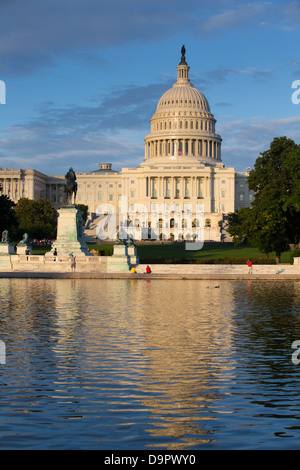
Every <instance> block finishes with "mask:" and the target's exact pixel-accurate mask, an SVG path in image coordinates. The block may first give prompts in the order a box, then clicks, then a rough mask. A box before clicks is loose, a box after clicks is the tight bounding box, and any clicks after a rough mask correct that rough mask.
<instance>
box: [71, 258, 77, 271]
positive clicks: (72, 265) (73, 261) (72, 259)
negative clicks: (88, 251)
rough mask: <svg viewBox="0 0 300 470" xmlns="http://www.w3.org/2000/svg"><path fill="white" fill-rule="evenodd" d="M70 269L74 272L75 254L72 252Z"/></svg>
mask: <svg viewBox="0 0 300 470" xmlns="http://www.w3.org/2000/svg"><path fill="white" fill-rule="evenodd" d="M71 270H72V273H75V270H76V259H75V256H74V255H73V253H72V254H71Z"/></svg>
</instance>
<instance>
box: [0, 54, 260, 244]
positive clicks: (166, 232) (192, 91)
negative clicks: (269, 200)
mask: <svg viewBox="0 0 300 470" xmlns="http://www.w3.org/2000/svg"><path fill="white" fill-rule="evenodd" d="M150 123H151V130H150V134H148V135H146V136H145V139H144V140H145V156H144V161H143V162H142V163H141V164H140V165H139V166H138V167H135V168H122V169H121V171H114V170H113V169H112V165H111V164H110V163H100V164H99V168H98V170H96V171H93V172H90V173H77V172H76V168H74V169H75V172H76V175H77V183H78V193H77V203H81V204H86V205H87V206H88V207H89V224H90V226H91V225H92V221H93V219H97V221H98V225H97V224H96V225H97V229H96V233H97V234H98V236H99V237H100V238H106V237H107V238H115V236H116V234H117V233H118V231H120V229H121V228H122V227H123V228H124V227H125V229H126V231H127V232H129V233H131V234H132V235H133V236H134V238H136V239H141V238H148V237H149V238H157V237H158V236H160V237H161V238H163V239H165V238H171V239H172V238H175V239H177V238H182V237H183V238H187V239H190V238H193V239H195V240H197V239H199V236H200V232H199V230H200V229H199V227H201V228H202V229H203V233H204V239H205V240H215V241H221V240H222V239H224V237H226V235H225V232H224V227H225V225H226V224H225V220H226V214H228V213H229V212H233V211H235V210H237V209H240V208H241V207H246V206H249V205H250V202H251V198H252V194H251V193H249V191H248V185H247V177H248V173H246V172H245V173H239V172H236V171H235V169H234V168H227V167H225V165H224V163H223V162H222V159H221V142H222V139H221V136H220V135H218V134H217V133H216V129H215V127H216V120H215V118H214V116H213V114H212V113H211V110H210V106H209V104H208V101H207V99H206V98H205V96H204V95H203V94H202V93H201V92H200V91H199V90H197V89H196V88H195V87H194V86H193V85H192V84H191V82H190V80H189V66H188V65H187V63H186V58H185V49H184V47H183V48H182V56H181V61H180V63H179V65H178V66H177V81H176V82H175V83H174V85H173V87H172V88H171V89H169V90H168V91H166V92H165V93H164V94H163V95H162V97H161V98H160V99H159V101H158V105H157V108H156V112H155V113H154V114H153V116H152V118H151V120H150ZM66 171H67V169H66ZM0 184H2V193H4V194H7V195H8V196H9V197H10V198H11V199H12V200H13V201H15V202H16V201H17V200H18V199H19V198H21V197H28V198H31V199H37V198H40V197H42V198H45V199H47V200H49V201H51V203H52V204H53V206H54V207H56V208H58V207H60V206H61V205H63V204H64V185H65V178H64V175H58V176H49V175H44V174H42V173H40V172H38V171H36V170H21V169H18V170H17V169H16V170H14V169H6V170H5V169H0ZM120 207H122V210H121V213H120ZM203 210H204V214H203ZM125 212H126V216H125V215H124V213H125ZM107 222H109V223H107ZM105 224H106V225H105ZM108 225H109V227H108ZM150 229H151V230H150Z"/></svg>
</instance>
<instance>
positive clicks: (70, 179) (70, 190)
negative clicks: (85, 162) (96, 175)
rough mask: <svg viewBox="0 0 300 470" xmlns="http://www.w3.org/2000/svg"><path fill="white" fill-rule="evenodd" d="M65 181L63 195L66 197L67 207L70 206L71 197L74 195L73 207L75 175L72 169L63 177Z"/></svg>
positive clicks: (75, 186) (75, 191)
mask: <svg viewBox="0 0 300 470" xmlns="http://www.w3.org/2000/svg"><path fill="white" fill-rule="evenodd" d="M65 179H66V180H67V183H66V186H65V193H66V196H67V201H66V203H67V205H72V195H73V194H74V205H75V200H76V194H77V182H76V175H75V171H74V170H73V168H70V169H69V171H68V173H67V174H66V175H65Z"/></svg>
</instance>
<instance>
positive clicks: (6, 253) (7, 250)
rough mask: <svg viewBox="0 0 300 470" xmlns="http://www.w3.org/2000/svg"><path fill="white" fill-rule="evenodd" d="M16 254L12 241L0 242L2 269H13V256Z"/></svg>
mask: <svg viewBox="0 0 300 470" xmlns="http://www.w3.org/2000/svg"><path fill="white" fill-rule="evenodd" d="M14 255H15V248H14V245H13V244H12V243H5V242H0V271H2V272H7V271H12V263H11V257H12V256H14Z"/></svg>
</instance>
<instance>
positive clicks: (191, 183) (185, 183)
mask: <svg viewBox="0 0 300 470" xmlns="http://www.w3.org/2000/svg"><path fill="white" fill-rule="evenodd" d="M210 195H211V191H210V180H209V178H208V177H205V178H204V177H201V178H200V177H195V176H191V177H163V176H158V177H147V178H146V197H150V198H152V199H157V198H164V199H181V198H185V199H190V198H199V199H201V198H203V197H205V196H210Z"/></svg>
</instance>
